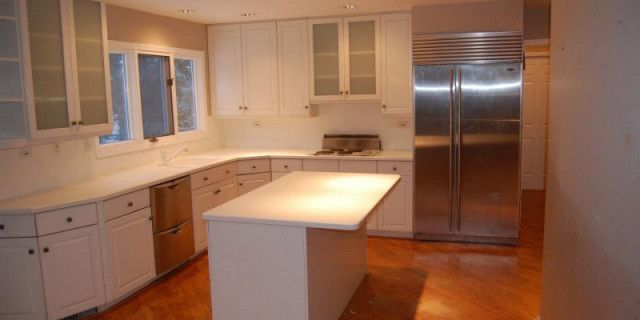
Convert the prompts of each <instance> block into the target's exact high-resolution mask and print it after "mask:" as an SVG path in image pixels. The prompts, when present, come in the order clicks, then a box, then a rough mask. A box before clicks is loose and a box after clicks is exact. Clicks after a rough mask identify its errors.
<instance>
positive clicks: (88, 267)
mask: <svg viewBox="0 0 640 320" xmlns="http://www.w3.org/2000/svg"><path fill="white" fill-rule="evenodd" d="M38 243H39V247H40V252H41V254H40V259H41V265H42V280H43V284H44V293H45V301H46V306H47V315H48V319H59V318H64V317H66V316H69V315H72V314H75V313H78V312H81V311H84V310H87V309H91V308H94V307H97V306H99V305H101V304H103V303H104V302H105V290H104V280H103V275H102V258H101V255H100V240H99V234H98V227H97V226H96V225H93V226H89V227H83V228H79V229H74V230H70V231H65V232H61V233H56V234H52V235H48V236H44V237H41V238H39V239H38Z"/></svg>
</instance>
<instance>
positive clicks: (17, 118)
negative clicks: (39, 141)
mask: <svg viewBox="0 0 640 320" xmlns="http://www.w3.org/2000/svg"><path fill="white" fill-rule="evenodd" d="M20 22H21V17H20V15H19V11H18V0H0V146H3V145H7V144H10V142H12V141H16V140H21V139H24V138H26V130H25V117H24V116H25V105H26V104H25V99H24V90H23V86H24V84H23V79H22V63H23V61H22V56H21V53H22V50H21V48H20V28H21V26H20Z"/></svg>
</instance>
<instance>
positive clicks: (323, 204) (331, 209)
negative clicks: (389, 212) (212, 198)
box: [203, 171, 400, 230]
mask: <svg viewBox="0 0 640 320" xmlns="http://www.w3.org/2000/svg"><path fill="white" fill-rule="evenodd" d="M399 180H400V176H399V175H395V174H365V173H336V172H303V171H296V172H293V173H290V174H288V175H286V176H284V177H282V178H280V179H277V180H275V181H273V182H271V183H269V184H267V185H264V186H262V187H260V188H258V189H256V190H253V191H251V192H249V193H247V194H244V195H242V196H240V197H238V198H235V199H233V200H231V201H229V202H227V203H225V204H222V205H220V206H218V207H215V208H213V209H211V210H209V211H207V212H205V213H204V215H203V217H204V219H205V220H213V221H230V222H245V223H258V224H272V225H281V226H297V227H307V228H321V229H335V230H357V229H358V228H359V227H360V225H361V224H362V223H363V221H364V220H365V218H366V217H367V216H368V215H369V213H370V212H371V211H372V210H373V209H374V208H375V207H376V206H377V205H378V203H379V202H380V201H381V200H382V199H383V198H384V197H385V196H386V195H387V193H388V192H389V191H390V190H391V188H393V186H394V185H395V184H396V183H398V181H399Z"/></svg>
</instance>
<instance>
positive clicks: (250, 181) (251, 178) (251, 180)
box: [238, 172, 271, 195]
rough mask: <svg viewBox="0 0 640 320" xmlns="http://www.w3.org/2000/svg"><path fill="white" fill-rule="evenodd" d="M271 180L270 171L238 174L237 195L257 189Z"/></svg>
mask: <svg viewBox="0 0 640 320" xmlns="http://www.w3.org/2000/svg"><path fill="white" fill-rule="evenodd" d="M269 182H271V173H270V172H268V173H256V174H247V175H242V176H238V195H243V194H245V193H247V192H249V191H252V190H255V189H258V188H260V187H262V186H263V185H265V184H267V183H269Z"/></svg>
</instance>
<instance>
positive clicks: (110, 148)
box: [95, 130, 207, 159]
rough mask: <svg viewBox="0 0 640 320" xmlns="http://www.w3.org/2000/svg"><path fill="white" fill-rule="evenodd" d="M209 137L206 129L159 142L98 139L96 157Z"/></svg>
mask: <svg viewBox="0 0 640 320" xmlns="http://www.w3.org/2000/svg"><path fill="white" fill-rule="evenodd" d="M206 137H207V132H206V131H204V130H200V131H192V132H185V133H179V134H177V135H173V136H167V137H160V138H158V142H149V140H141V141H134V140H131V141H124V142H120V143H113V144H105V145H101V144H100V142H99V141H98V138H96V139H95V141H96V158H97V159H103V158H109V157H115V156H119V155H123V154H127V153H133V152H139V151H146V150H152V149H158V148H164V147H168V146H172V145H175V144H180V143H187V142H193V141H198V140H204V139H205V138H206Z"/></svg>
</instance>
